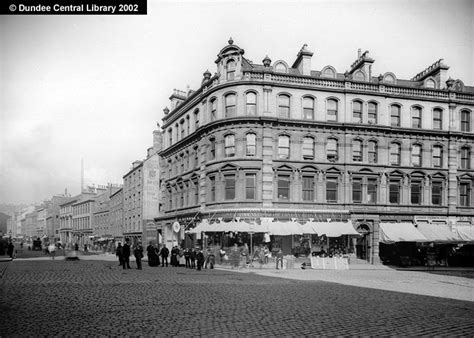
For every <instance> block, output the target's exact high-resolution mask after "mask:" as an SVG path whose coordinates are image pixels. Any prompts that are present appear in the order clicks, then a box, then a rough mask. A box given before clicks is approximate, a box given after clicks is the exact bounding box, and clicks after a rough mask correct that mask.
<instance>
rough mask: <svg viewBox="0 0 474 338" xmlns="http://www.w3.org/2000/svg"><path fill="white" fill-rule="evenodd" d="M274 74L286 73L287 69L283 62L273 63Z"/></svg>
mask: <svg viewBox="0 0 474 338" xmlns="http://www.w3.org/2000/svg"><path fill="white" fill-rule="evenodd" d="M275 72H278V73H287V72H288V69H287V67H286V65H285V64H284V63H283V62H281V61H280V62H275Z"/></svg>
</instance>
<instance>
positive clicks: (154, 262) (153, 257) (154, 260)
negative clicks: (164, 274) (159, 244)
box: [146, 242, 160, 266]
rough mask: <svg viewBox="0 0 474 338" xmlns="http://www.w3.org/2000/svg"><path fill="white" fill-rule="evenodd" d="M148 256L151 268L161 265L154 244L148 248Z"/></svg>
mask: <svg viewBox="0 0 474 338" xmlns="http://www.w3.org/2000/svg"><path fill="white" fill-rule="evenodd" d="M146 254H147V256H148V265H149V266H158V265H160V258H159V256H158V253H157V252H156V248H155V246H154V245H153V243H152V242H150V244H149V245H148V246H147V247H146Z"/></svg>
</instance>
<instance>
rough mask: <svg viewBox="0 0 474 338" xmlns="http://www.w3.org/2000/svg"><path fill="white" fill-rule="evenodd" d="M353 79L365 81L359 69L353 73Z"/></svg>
mask: <svg viewBox="0 0 474 338" xmlns="http://www.w3.org/2000/svg"><path fill="white" fill-rule="evenodd" d="M354 80H355V81H365V75H364V73H363V72H361V71H357V72H356V73H355V74H354Z"/></svg>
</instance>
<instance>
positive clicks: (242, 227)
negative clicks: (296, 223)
mask: <svg viewBox="0 0 474 338" xmlns="http://www.w3.org/2000/svg"><path fill="white" fill-rule="evenodd" d="M229 231H232V232H254V233H255V232H268V228H267V227H266V226H265V225H263V224H262V225H260V224H258V223H255V222H244V221H231V222H213V223H208V221H207V220H206V219H204V220H202V222H200V223H199V224H198V226H197V227H195V228H194V229H191V230H189V231H187V232H188V233H199V232H229Z"/></svg>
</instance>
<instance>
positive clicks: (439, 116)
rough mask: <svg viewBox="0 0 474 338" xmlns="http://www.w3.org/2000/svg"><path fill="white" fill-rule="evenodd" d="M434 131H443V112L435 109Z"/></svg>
mask: <svg viewBox="0 0 474 338" xmlns="http://www.w3.org/2000/svg"><path fill="white" fill-rule="evenodd" d="M433 129H435V130H441V129H443V111H442V110H441V109H440V108H435V109H433Z"/></svg>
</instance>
